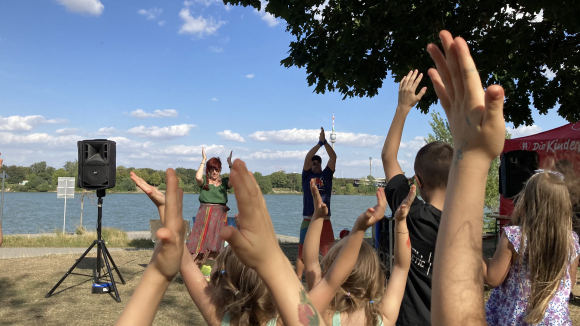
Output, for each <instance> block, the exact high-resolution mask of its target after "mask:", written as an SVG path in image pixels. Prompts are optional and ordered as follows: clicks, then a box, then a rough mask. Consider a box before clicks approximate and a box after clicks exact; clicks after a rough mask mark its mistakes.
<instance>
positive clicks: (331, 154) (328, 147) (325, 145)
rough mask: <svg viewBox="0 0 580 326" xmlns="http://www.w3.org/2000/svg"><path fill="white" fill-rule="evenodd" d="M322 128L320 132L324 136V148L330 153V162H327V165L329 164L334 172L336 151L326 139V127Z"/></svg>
mask: <svg viewBox="0 0 580 326" xmlns="http://www.w3.org/2000/svg"><path fill="white" fill-rule="evenodd" d="M320 129H321V132H320V134H321V135H322V137H323V138H324V139H321V140H322V142H324V149H326V153H327V154H328V163H327V164H326V166H328V168H329V169H331V170H332V171H333V172H334V171H336V152H335V151H334V149H333V148H332V146H331V145H330V144H329V143H328V142H327V141H326V136H324V128H320Z"/></svg>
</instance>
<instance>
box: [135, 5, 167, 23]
mask: <svg viewBox="0 0 580 326" xmlns="http://www.w3.org/2000/svg"><path fill="white" fill-rule="evenodd" d="M162 12H163V9H161V8H157V7H153V8H151V9H149V10H145V9H139V10H138V11H137V13H138V14H139V15H143V16H145V17H146V18H147V20H156V19H157V18H158V17H159V15H161V13H162Z"/></svg>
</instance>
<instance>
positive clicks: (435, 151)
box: [415, 141, 453, 189]
mask: <svg viewBox="0 0 580 326" xmlns="http://www.w3.org/2000/svg"><path fill="white" fill-rule="evenodd" d="M452 160H453V147H452V146H451V145H449V144H447V143H444V142H441V141H436V142H432V143H429V144H427V145H425V146H423V147H422V148H421V149H420V150H419V152H417V156H416V157H415V174H419V175H420V176H421V182H422V183H424V185H425V186H427V187H428V188H431V189H436V188H447V179H448V178H449V170H450V169H451V161H452Z"/></svg>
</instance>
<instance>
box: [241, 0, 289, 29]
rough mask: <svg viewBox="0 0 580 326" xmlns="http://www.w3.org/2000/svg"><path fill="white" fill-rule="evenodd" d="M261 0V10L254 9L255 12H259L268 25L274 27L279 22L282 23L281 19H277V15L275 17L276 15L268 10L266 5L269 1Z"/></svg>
mask: <svg viewBox="0 0 580 326" xmlns="http://www.w3.org/2000/svg"><path fill="white" fill-rule="evenodd" d="M260 2H261V3H262V5H261V7H260V10H257V9H254V12H255V13H256V14H258V15H259V16H260V18H261V19H262V20H263V21H265V22H266V23H267V24H268V26H270V27H274V26H276V25H278V24H280V20H279V19H276V17H274V15H272V14H270V13H268V12H266V6H267V5H268V3H267V2H266V1H265V0H260ZM242 18H244V16H243V15H242Z"/></svg>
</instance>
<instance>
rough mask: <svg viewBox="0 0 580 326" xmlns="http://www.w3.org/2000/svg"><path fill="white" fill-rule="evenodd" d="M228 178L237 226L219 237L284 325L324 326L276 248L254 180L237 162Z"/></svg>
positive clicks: (242, 164)
mask: <svg viewBox="0 0 580 326" xmlns="http://www.w3.org/2000/svg"><path fill="white" fill-rule="evenodd" d="M230 177H231V179H232V183H233V184H234V187H235V189H236V192H235V195H236V201H237V203H238V210H239V212H240V213H239V217H238V223H239V224H238V229H236V228H234V227H233V226H227V227H225V228H223V229H221V231H220V236H221V237H222V238H223V239H224V240H226V241H228V243H229V244H230V246H232V249H233V251H234V253H235V254H236V256H237V257H238V258H239V259H240V261H242V263H244V264H245V265H246V266H248V267H250V268H252V269H254V270H255V271H256V272H257V273H258V275H259V276H260V277H261V278H262V279H263V280H264V283H265V284H266V286H267V287H268V290H269V291H270V294H271V295H272V297H273V299H274V303H275V304H276V308H277V310H278V313H279V314H280V316H281V317H282V321H283V322H284V325H286V326H295V325H296V326H298V325H301V326H304V325H325V323H324V321H323V320H322V318H320V315H319V313H318V311H317V310H316V309H315V308H314V306H313V305H312V302H311V301H310V299H309V298H308V295H307V293H306V291H305V290H304V287H302V284H300V281H298V279H297V278H296V273H295V272H294V270H293V269H292V265H290V261H289V260H288V258H286V256H285V255H284V253H283V252H282V249H280V246H279V245H278V240H277V239H276V234H275V232H274V226H273V225H272V219H271V218H270V214H269V213H268V208H267V207H266V201H265V200H264V197H263V196H262V192H261V191H260V187H259V186H258V184H257V183H256V179H254V176H253V175H252V173H250V172H249V171H248V169H247V168H246V164H245V163H244V162H242V161H241V160H235V161H234V165H233V168H232V173H231V174H230Z"/></svg>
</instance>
